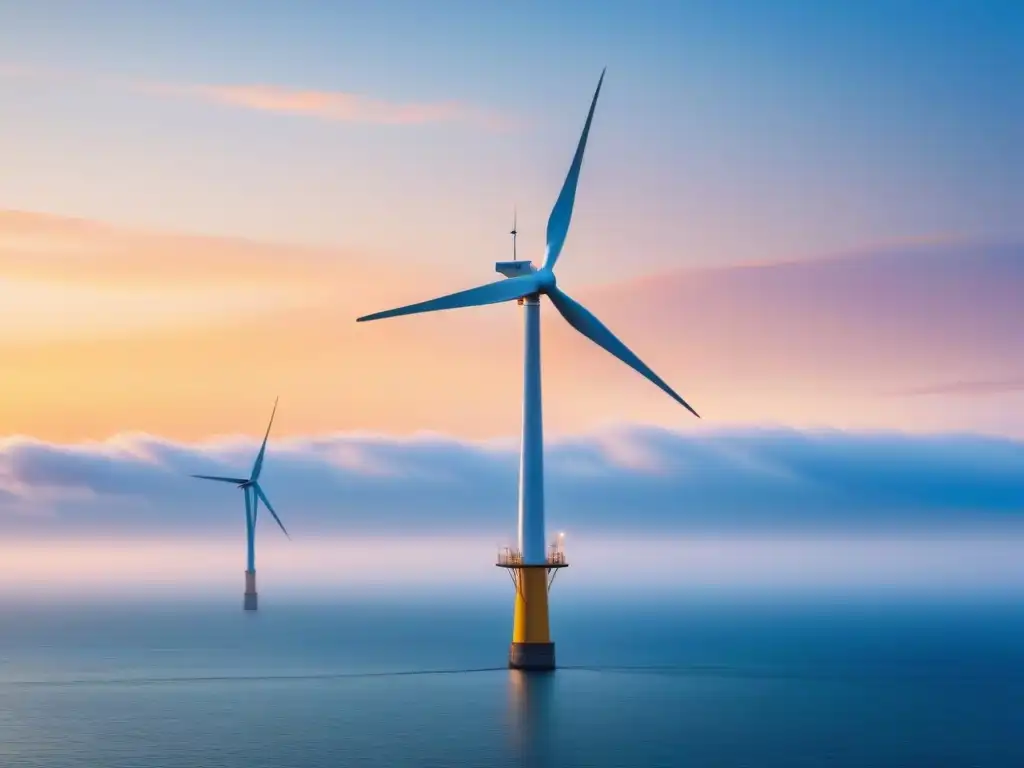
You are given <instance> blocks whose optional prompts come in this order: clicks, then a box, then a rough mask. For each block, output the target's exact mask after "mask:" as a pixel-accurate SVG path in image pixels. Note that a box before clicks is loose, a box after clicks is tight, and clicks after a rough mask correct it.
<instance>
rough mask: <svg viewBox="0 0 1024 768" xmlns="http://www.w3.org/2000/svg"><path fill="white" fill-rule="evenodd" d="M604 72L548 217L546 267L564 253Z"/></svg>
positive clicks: (552, 267)
mask: <svg viewBox="0 0 1024 768" xmlns="http://www.w3.org/2000/svg"><path fill="white" fill-rule="evenodd" d="M604 72H605V70H603V69H602V70H601V79H600V80H598V81H597V90H596V91H594V99H593V101H591V102H590V112H588V113H587V122H585V123H584V124H583V133H582V134H580V143H579V144H577V145H576V154H575V155H574V156H573V158H572V165H570V166H569V173H568V174H567V175H566V177H565V182H564V183H563V184H562V191H561V192H559V193H558V199H557V200H556V201H555V206H554V208H552V209H551V215H550V216H549V217H548V232H547V253H546V254H545V255H544V265H543V267H542V269H543V268H544V267H546V268H548V269H554V267H555V262H557V261H558V257H559V255H561V253H562V246H563V245H564V244H565V236H566V235H567V234H568V233H569V222H570V221H572V206H573V203H575V202H576V184H577V183H578V182H579V180H580V168H581V167H582V166H583V152H584V151H585V150H586V148H587V136H588V135H589V134H590V123H591V122H592V121H593V119H594V108H595V107H596V106H597V97H598V95H599V94H600V93H601V83H603V82H604Z"/></svg>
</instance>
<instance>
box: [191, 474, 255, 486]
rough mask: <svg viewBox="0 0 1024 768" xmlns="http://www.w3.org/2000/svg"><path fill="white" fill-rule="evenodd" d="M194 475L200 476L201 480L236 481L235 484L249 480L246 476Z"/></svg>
mask: <svg viewBox="0 0 1024 768" xmlns="http://www.w3.org/2000/svg"><path fill="white" fill-rule="evenodd" d="M192 477H198V478H199V479H200V480H216V481H217V482H218V483H234V484H235V485H241V484H242V483H247V482H249V481H248V480H246V479H245V478H244V477H217V476H216V475H192Z"/></svg>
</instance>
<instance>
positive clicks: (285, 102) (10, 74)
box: [0, 63, 512, 130]
mask: <svg viewBox="0 0 1024 768" xmlns="http://www.w3.org/2000/svg"><path fill="white" fill-rule="evenodd" d="M0 77H6V78H10V79H18V80H25V79H34V80H46V81H49V82H57V83H60V82H87V83H91V84H94V85H101V86H109V87H116V88H122V89H125V90H129V91H135V92H138V93H144V94H153V95H162V96H175V97H181V98H186V99H192V100H197V101H202V102H206V103H209V104H217V105H221V106H227V107H235V108H238V109H246V110H252V111H256V112H268V113H276V114H282V115H296V116H300V117H308V118H316V119H320V120H327V121H331V122H344V123H374V124H378V125H423V124H427V123H456V122H462V123H474V124H478V125H481V126H483V127H486V128H489V129H496V130H497V129H503V128H507V127H509V126H511V125H512V122H511V121H510V120H508V119H507V118H505V117H503V116H501V115H499V114H497V113H495V112H492V111H490V110H487V109H483V108H479V107H475V106H472V105H469V104H465V103H463V102H460V101H456V100H449V101H441V102H411V101H391V100H387V99H380V98H375V97H372V96H368V95H365V94H360V93H354V92H349V91H339V90H322V89H309V88H295V87H287V86H281V85H273V84H265V83H237V84H216V83H213V84H211V83H171V82H161V81H151V80H137V79H127V78H121V77H109V76H100V75H95V76H94V75H87V74H79V73H68V72H56V71H52V70H45V71H44V70H39V69H32V68H27V67H23V66H18V65H10V64H2V63H0Z"/></svg>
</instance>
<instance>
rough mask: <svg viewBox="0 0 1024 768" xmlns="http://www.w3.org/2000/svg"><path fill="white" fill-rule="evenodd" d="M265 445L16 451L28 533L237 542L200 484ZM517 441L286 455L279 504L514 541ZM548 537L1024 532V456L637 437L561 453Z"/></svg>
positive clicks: (278, 470)
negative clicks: (199, 476) (211, 534)
mask: <svg viewBox="0 0 1024 768" xmlns="http://www.w3.org/2000/svg"><path fill="white" fill-rule="evenodd" d="M256 449H257V444H256V442H255V441H253V440H251V439H246V438H225V439H221V440H217V441H212V442H206V443H203V444H197V445H190V444H181V443H174V442H170V441H166V440H162V439H159V438H156V437H152V436H147V435H126V436H120V437H117V438H113V439H110V440H108V441H105V442H98V443H87V444H79V445H67V446H63V445H55V444H49V443H43V442H39V441H35V440H31V439H26V438H19V437H12V438H7V439H6V440H4V441H2V443H0V510H2V511H3V514H2V515H0V525H2V527H3V528H4V529H6V530H7V531H8V532H9V533H11V534H16V533H18V532H20V533H24V534H68V533H69V532H73V531H77V532H82V533H86V532H90V531H91V532H94V533H101V534H104V535H117V534H118V533H119V532H120V533H123V534H124V535H146V534H150V533H156V532H168V533H170V532H177V533H197V534H198V532H200V531H213V530H217V529H219V530H231V531H234V530H236V529H237V527H238V522H239V519H240V517H241V505H242V500H241V496H240V494H239V493H238V492H237V491H236V490H235V489H233V488H231V487H230V486H220V485H216V484H212V483H204V482H202V481H199V480H193V479H191V478H189V477H188V474H189V473H193V472H197V473H200V472H201V473H210V474H227V475H238V474H239V473H240V474H242V475H245V474H247V470H248V468H249V466H250V465H251V461H252V458H253V457H254V455H255V452H256ZM517 451H518V449H517V445H516V442H515V441H488V442H470V441H462V440H457V439H453V438H449V437H445V436H440V435H421V436H416V437H412V438H391V437H383V436H375V435H366V434H336V435H331V436H325V437H311V438H300V439H286V440H276V441H272V443H271V445H270V449H269V452H268V458H267V463H266V465H265V469H264V477H263V482H264V485H265V488H266V490H267V492H268V494H269V495H270V498H271V500H272V501H273V502H274V504H275V507H277V508H278V511H279V512H280V513H281V515H282V516H283V518H284V519H285V521H286V523H287V524H288V525H289V528H290V529H291V530H292V531H293V532H294V534H295V536H296V537H302V538H307V539H308V538H315V537H317V536H321V535H334V534H339V533H348V534H352V535H382V536H403V535H413V536H416V535H427V534H434V535H449V534H450V535H454V534H459V535H463V536H484V537H486V536H503V535H506V534H507V535H511V534H512V532H513V531H514V526H515V519H516V492H517V467H518V452H517ZM546 469H547V475H548V483H547V502H548V511H547V516H548V521H549V525H550V527H551V529H552V530H558V529H559V528H565V529H567V530H573V531H588V532H591V533H594V534H597V533H604V534H612V535H616V536H619V535H622V536H632V535H635V536H639V537H651V536H655V537H657V536H660V535H671V534H682V533H686V532H691V533H693V532H705V533H713V534H716V535H719V534H730V533H732V534H741V535H748V534H752V533H758V532H761V533H768V532H774V533H779V532H785V531H803V532H814V531H823V532H826V531H831V532H836V531H838V532H843V531H846V532H865V531H874V530H878V531H893V530H914V531H925V532H935V531H955V530H968V529H972V528H974V529H982V528H985V527H989V528H991V527H992V526H997V527H1014V526H1016V525H1018V524H1019V523H1022V522H1024V442H1020V441H1014V440H1009V439H1002V438H988V437H980V436H972V435H933V436H908V435H902V434H896V433H846V432H835V431H831V432H830V431H815V432H801V431H796V430H780V429H771V430H767V429H766V430H750V429H747V430H726V431H712V430H707V431H704V430H700V431H695V432H687V433H680V432H673V431H667V430H662V429H655V428H648V427H637V426H632V427H626V426H624V427H620V428H617V429H609V430H604V431H600V432H594V433H590V434H589V435H586V436H582V437H577V438H572V439H563V440H557V441H552V442H551V443H550V444H549V446H548V451H547V455H546Z"/></svg>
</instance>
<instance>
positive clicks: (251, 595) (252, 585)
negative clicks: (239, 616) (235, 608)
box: [242, 571, 259, 611]
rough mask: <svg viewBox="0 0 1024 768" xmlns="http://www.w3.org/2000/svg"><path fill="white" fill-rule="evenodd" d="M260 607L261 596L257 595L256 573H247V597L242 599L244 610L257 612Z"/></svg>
mask: <svg viewBox="0 0 1024 768" xmlns="http://www.w3.org/2000/svg"><path fill="white" fill-rule="evenodd" d="M258 607H259V596H258V595H257V594H256V571H246V572H245V597H244V598H243V599H242V608H243V610H246V611H255V610H257V608H258Z"/></svg>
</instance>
